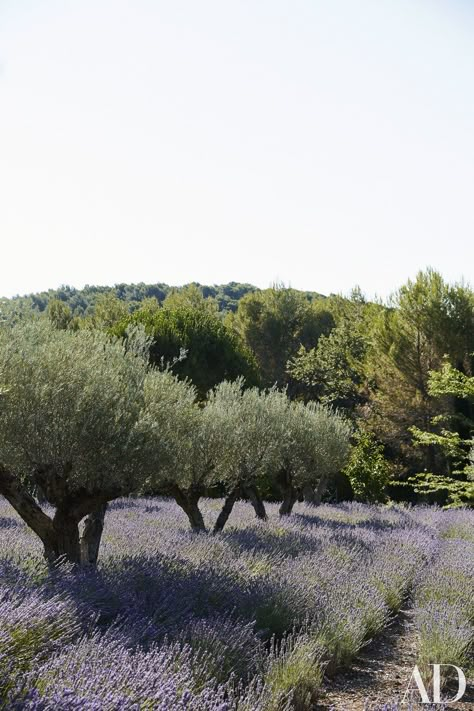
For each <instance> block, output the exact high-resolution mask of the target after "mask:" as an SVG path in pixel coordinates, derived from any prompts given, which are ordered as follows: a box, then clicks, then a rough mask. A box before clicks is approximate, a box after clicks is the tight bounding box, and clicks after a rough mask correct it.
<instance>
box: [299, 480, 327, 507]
mask: <svg viewBox="0 0 474 711" xmlns="http://www.w3.org/2000/svg"><path fill="white" fill-rule="evenodd" d="M327 485H328V478H327V477H326V476H322V477H321V479H320V480H319V481H318V483H317V486H316V488H313V487H312V486H311V485H310V484H306V485H305V486H304V487H303V495H304V500H305V501H306V503H307V504H311V505H312V506H319V505H320V503H321V500H322V498H323V494H324V492H325V491H326V489H327Z"/></svg>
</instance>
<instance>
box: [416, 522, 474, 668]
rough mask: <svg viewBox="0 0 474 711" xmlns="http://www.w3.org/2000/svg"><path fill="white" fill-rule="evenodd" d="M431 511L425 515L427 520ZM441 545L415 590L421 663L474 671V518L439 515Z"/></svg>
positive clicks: (438, 525) (421, 664)
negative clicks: (450, 665) (446, 665)
mask: <svg viewBox="0 0 474 711" xmlns="http://www.w3.org/2000/svg"><path fill="white" fill-rule="evenodd" d="M426 516H427V512H425V517H426ZM435 519H436V520H435V521H434V524H435V525H436V528H437V530H438V532H439V543H438V549H437V552H436V555H435V557H434V559H433V561H432V565H431V566H430V567H429V569H428V570H427V571H425V572H424V574H423V575H421V576H420V579H419V581H418V582H417V584H416V586H415V591H414V600H413V604H414V622H415V626H416V629H417V634H418V662H419V664H420V666H421V667H422V668H423V670H424V672H425V674H428V673H429V670H430V665H432V664H453V665H456V666H458V667H460V668H461V669H463V670H464V671H465V672H466V673H467V674H468V675H470V674H471V673H472V672H473V671H474V658H473V653H474V513H473V512H472V511H454V510H450V511H445V512H443V513H442V516H440V515H439V513H438V514H435Z"/></svg>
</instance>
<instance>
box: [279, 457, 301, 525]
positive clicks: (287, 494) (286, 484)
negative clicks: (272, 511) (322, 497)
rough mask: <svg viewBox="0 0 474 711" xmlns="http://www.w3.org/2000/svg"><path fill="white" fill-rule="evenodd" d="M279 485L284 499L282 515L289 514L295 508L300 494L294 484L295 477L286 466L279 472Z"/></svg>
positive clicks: (281, 508)
mask: <svg viewBox="0 0 474 711" xmlns="http://www.w3.org/2000/svg"><path fill="white" fill-rule="evenodd" d="M278 486H279V487H280V490H281V492H282V494H283V501H282V503H281V505H280V509H279V513H280V516H289V515H290V514H291V512H292V510H293V506H294V505H295V502H296V499H297V496H298V494H297V491H296V489H295V487H294V486H293V478H292V476H291V473H290V470H289V469H288V468H286V467H284V468H283V469H281V471H280V473H279V476H278Z"/></svg>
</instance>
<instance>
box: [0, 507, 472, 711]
mask: <svg viewBox="0 0 474 711" xmlns="http://www.w3.org/2000/svg"><path fill="white" fill-rule="evenodd" d="M220 505H221V502H219V501H216V500H210V499H208V500H204V501H203V505H202V510H203V512H204V517H205V519H206V522H207V523H208V524H209V526H211V525H212V523H213V521H214V520H215V518H216V516H217V513H218V511H219V508H220ZM268 513H269V520H268V521H267V522H258V521H256V520H255V519H254V516H253V510H252V508H251V507H250V506H248V505H247V504H245V503H243V502H240V503H238V504H237V505H236V507H235V509H234V512H233V514H232V517H231V519H230V521H229V524H228V528H227V529H226V530H225V532H223V533H220V534H217V535H213V534H207V533H193V532H191V531H190V530H189V526H188V523H187V521H186V520H185V516H184V514H183V513H182V511H181V510H180V509H179V508H178V507H177V506H176V504H175V503H174V502H172V501H170V500H167V499H127V500H120V501H117V502H115V503H114V504H112V505H111V506H110V509H109V512H108V514H107V517H106V525H105V531H104V536H103V541H102V548H101V556H100V562H99V566H98V568H97V570H96V571H88V570H84V569H80V570H79V571H73V570H72V569H71V568H70V567H68V566H67V565H62V566H58V567H57V568H56V569H55V571H53V573H51V572H49V571H48V568H47V566H46V564H45V562H44V561H43V558H42V549H41V546H40V543H39V540H38V539H37V537H36V536H35V535H34V534H33V533H32V532H30V530H29V529H28V528H27V527H26V526H25V525H24V524H23V522H22V521H21V519H20V518H19V517H17V515H16V514H15V513H14V511H13V509H12V508H11V507H10V506H9V505H8V504H7V503H6V502H4V501H3V500H2V501H1V502H0V569H1V577H0V699H1V707H2V708H8V709H36V710H38V711H39V710H40V709H41V710H44V711H46V710H47V709H48V710H49V709H51V710H52V709H87V710H92V709H94V710H99V709H100V710H102V709H103V710H111V711H112V710H113V709H157V710H159V711H164V710H165V709H166V710H167V711H172V710H174V709H188V710H189V711H198V710H199V711H211V710H212V711H231V710H232V711H234V710H236V711H237V710H238V711H285V710H287V711H289V710H290V709H299V710H305V709H312V708H315V707H316V706H317V702H318V698H319V697H320V695H321V693H322V690H323V689H324V685H325V683H326V682H325V679H326V678H331V677H334V675H338V674H339V673H341V670H343V669H344V668H347V667H348V666H350V665H351V661H352V660H354V659H355V657H356V655H357V654H358V652H359V651H360V650H361V648H362V647H363V646H364V645H365V644H366V643H367V641H368V640H370V639H373V638H376V637H377V635H379V634H380V633H381V632H382V631H383V630H384V629H385V628H386V627H387V625H388V624H389V623H390V622H391V620H393V618H394V617H395V616H396V615H397V613H398V612H399V610H400V609H401V608H402V607H403V606H407V605H411V606H412V614H413V623H414V626H415V629H416V640H417V642H416V644H417V650H416V654H417V660H418V662H419V664H420V665H421V666H426V665H427V664H429V663H430V662H437V663H452V664H457V665H459V666H461V667H463V668H464V669H465V671H467V672H468V670H469V667H472V656H471V655H472V648H473V641H474V627H473V623H474V600H473V594H472V592H473V589H474V512H473V511H467V510H449V511H443V510H440V509H437V508H433V507H431V508H428V507H414V508H404V507H377V506H367V505H362V504H341V505H338V506H329V505H324V506H320V507H310V506H307V505H305V504H296V506H295V509H294V513H293V515H292V516H291V517H287V518H286V519H281V518H280V517H279V516H278V515H277V505H276V504H275V505H273V504H269V505H268Z"/></svg>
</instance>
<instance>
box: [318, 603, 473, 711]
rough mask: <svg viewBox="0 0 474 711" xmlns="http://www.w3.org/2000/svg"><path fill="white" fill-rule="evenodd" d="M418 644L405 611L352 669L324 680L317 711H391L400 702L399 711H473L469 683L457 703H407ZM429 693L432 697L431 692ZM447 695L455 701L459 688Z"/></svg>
mask: <svg viewBox="0 0 474 711" xmlns="http://www.w3.org/2000/svg"><path fill="white" fill-rule="evenodd" d="M416 642H417V640H416V633H415V629H414V626H413V624H412V622H411V619H410V611H409V610H404V611H402V612H401V613H400V614H399V615H398V616H397V618H396V619H395V620H393V622H392V623H391V624H390V625H389V626H387V627H386V628H385V630H384V631H383V632H382V633H381V634H380V636H378V637H377V638H376V639H375V640H374V641H373V642H371V643H369V644H367V645H366V646H365V647H364V648H363V649H362V650H361V652H360V654H359V656H358V657H357V658H356V659H355V660H354V662H353V664H352V665H351V668H350V669H348V670H342V671H340V672H339V673H338V674H337V676H336V677H334V678H333V679H325V685H324V691H323V693H322V694H321V698H320V700H319V702H318V704H317V705H316V707H315V711H316V710H317V711H392V709H396V705H397V703H398V704H400V707H399V708H400V711H410V710H411V709H420V711H428V709H436V711H441V710H442V709H443V708H446V709H447V710H449V711H450V710H451V709H453V710H456V711H457V710H458V709H459V711H474V690H473V688H472V684H471V685H469V682H468V689H467V690H466V693H465V695H464V697H463V699H462V700H461V701H458V702H457V703H456V704H449V705H446V706H444V705H443V704H436V705H433V706H431V705H427V704H421V703H418V700H417V699H416V698H415V695H413V701H412V704H411V705H410V704H409V703H408V701H409V698H408V697H406V696H405V692H406V690H407V687H408V684H409V682H410V678H411V674H412V671H413V667H414V666H415V664H416V646H417V644H416ZM469 687H470V688H469ZM427 690H428V694H429V693H430V689H429V688H427ZM444 694H445V695H447V696H448V698H449V696H451V698H452V697H454V696H455V695H456V689H455V688H454V689H453V690H452V693H451V691H448V690H447V689H446V690H444ZM404 697H405V698H404ZM402 701H405V703H401V702H402Z"/></svg>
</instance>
